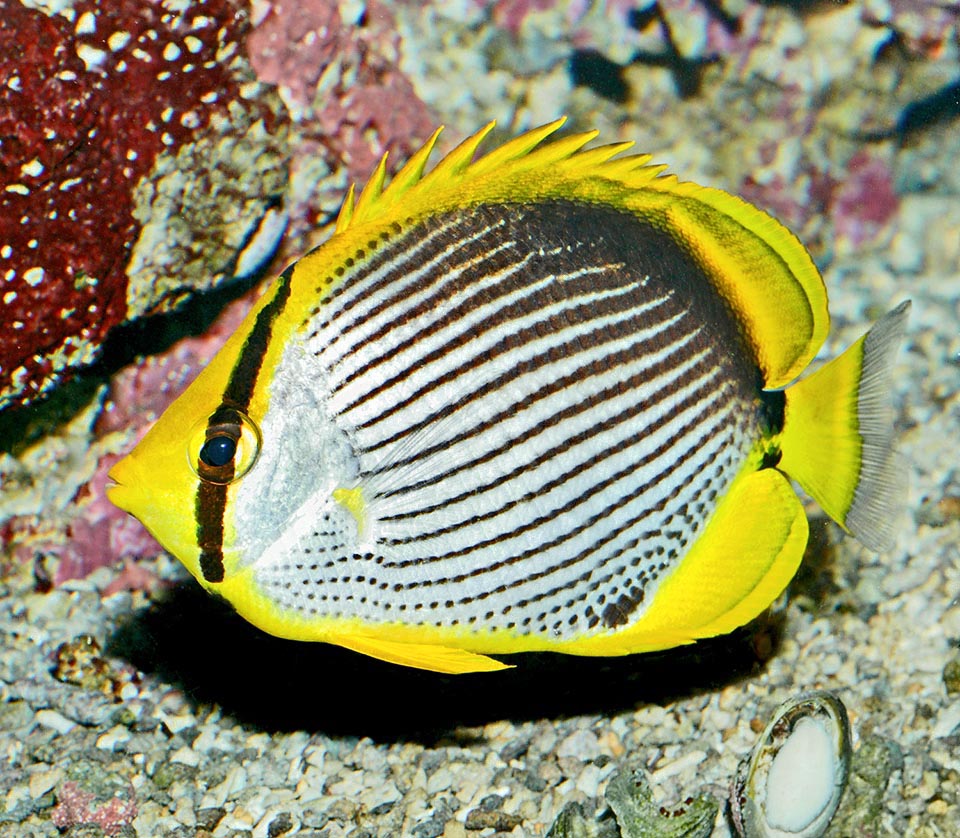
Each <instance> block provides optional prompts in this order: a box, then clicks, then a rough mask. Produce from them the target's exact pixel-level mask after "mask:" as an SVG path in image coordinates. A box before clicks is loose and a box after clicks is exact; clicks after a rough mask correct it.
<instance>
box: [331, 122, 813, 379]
mask: <svg viewBox="0 0 960 838" xmlns="http://www.w3.org/2000/svg"><path fill="white" fill-rule="evenodd" d="M564 121H565V120H564V119H563V118H561V119H557V120H554V121H553V122H550V123H547V124H546V125H543V126H541V127H539V128H534V129H533V130H531V131H527V132H526V133H524V134H521V135H520V136H518V137H516V138H514V139H512V140H510V141H508V142H506V143H504V144H503V145H501V146H499V147H498V148H495V149H494V150H493V151H490V152H488V153H487V154H485V155H483V156H481V157H479V158H478V157H477V149H478V148H479V146H480V143H481V142H482V141H483V139H484V138H485V137H487V136H488V135H489V134H490V132H491V131H492V130H493V128H494V123H492V122H491V123H488V124H487V125H485V126H484V127H483V128H481V129H480V130H479V131H478V132H477V133H475V134H473V135H472V136H470V137H468V138H467V139H466V140H464V141H463V142H462V143H461V144H460V145H459V146H457V148H455V149H454V150H453V151H452V152H450V153H449V154H448V155H446V157H444V158H443V159H441V160H440V161H439V162H438V163H437V164H436V166H435V167H434V168H433V169H432V170H431V171H428V172H426V173H425V169H426V165H427V159H428V157H429V155H430V152H431V151H432V150H433V148H434V147H435V146H436V143H437V137H438V136H439V130H438V131H437V132H434V134H433V135H432V136H431V138H430V139H429V140H428V141H427V142H426V143H425V144H424V146H423V147H422V148H421V149H420V150H419V151H418V152H417V153H416V154H414V155H413V157H412V158H411V159H410V161H409V162H408V163H407V164H406V165H405V166H403V167H402V168H401V169H400V171H399V172H398V174H397V176H396V177H395V178H393V180H392V182H390V183H387V181H386V158H385V157H384V158H383V159H381V161H380V164H379V165H378V166H377V168H376V170H375V172H374V173H373V175H372V177H371V179H370V182H369V183H368V184H367V186H366V187H365V188H364V189H363V191H362V193H361V194H360V197H359V199H357V200H356V202H354V190H353V189H351V190H350V192H349V193H348V195H347V198H346V200H345V201H344V205H343V207H342V208H341V211H340V216H339V218H338V219H337V232H338V233H341V234H342V233H346V232H348V231H349V230H350V229H351V228H354V227H358V226H359V225H361V224H367V223H380V224H385V223H393V222H396V223H401V224H402V223H404V222H405V221H408V220H410V221H413V222H416V221H419V220H422V219H424V218H426V217H429V216H431V215H435V214H437V213H440V212H449V211H451V210H456V209H461V208H464V207H468V206H475V205H477V204H483V203H498V202H499V203H523V202H528V203H529V202H536V201H545V200H557V199H560V200H570V201H577V202H593V203H598V204H603V205H605V206H609V207H612V208H615V209H620V210H624V211H627V212H630V213H633V214H634V215H636V216H638V217H640V218H642V219H644V220H646V221H648V222H649V223H651V224H652V225H654V226H655V227H657V228H658V229H660V230H663V231H664V232H666V233H668V234H669V235H671V236H672V237H673V238H674V239H676V241H677V242H678V243H679V244H680V245H681V246H682V247H683V248H684V249H685V250H687V252H689V253H690V254H691V256H692V257H693V258H694V259H695V260H696V261H697V262H698V264H699V266H700V267H701V268H702V270H703V271H704V273H705V274H706V275H707V276H708V277H709V280H710V282H711V283H712V284H713V285H714V287H715V288H716V289H717V291H718V292H719V294H720V295H721V296H722V297H723V298H724V300H725V301H726V303H727V304H728V305H729V306H730V308H731V309H733V311H734V312H735V313H736V315H737V318H738V320H739V321H740V323H741V324H742V327H743V334H744V336H745V338H746V340H747V342H748V343H749V345H750V347H751V348H752V350H753V352H754V354H755V356H756V359H757V363H758V365H759V367H760V369H761V371H762V373H763V384H764V386H765V387H767V388H777V387H783V386H786V385H787V384H789V383H790V382H791V381H792V380H793V379H795V378H796V377H797V376H798V375H799V374H800V372H801V371H802V370H803V369H804V368H805V367H806V366H807V364H808V363H809V362H810V361H811V360H812V358H813V356H814V355H815V354H816V352H817V350H818V349H819V348H820V345H821V344H822V343H823V340H824V338H825V337H826V334H827V330H828V328H829V315H828V313H827V297H826V289H825V288H824V285H823V280H822V279H821V277H820V273H819V271H818V270H817V268H816V266H815V265H814V264H813V261H812V260H811V259H810V256H809V254H808V253H807V251H806V250H805V249H804V247H803V245H801V244H800V242H799V241H798V240H797V239H796V237H795V236H793V234H792V233H790V232H789V231H788V230H787V229H786V228H785V227H783V225H781V224H780V223H779V222H778V221H776V220H775V219H774V218H772V217H771V216H769V215H767V214H766V213H765V212H763V211H761V210H759V209H757V208H756V207H754V206H752V205H750V204H748V203H746V202H745V201H742V200H740V199H739V198H737V197H735V196H733V195H730V194H727V193H726V192H723V191H721V190H719V189H713V188H710V187H703V186H698V185H696V184H694V183H688V182H684V181H680V180H678V179H677V177H676V176H674V175H667V174H664V168H665V167H664V166H663V165H660V164H652V163H650V156H649V155H647V154H627V155H623V152H625V151H627V150H628V149H629V148H630V147H631V144H630V143H627V142H618V143H612V144H610V145H605V146H601V147H597V148H590V149H585V148H584V147H585V146H586V144H587V143H589V142H590V141H591V140H592V139H594V138H595V137H596V136H597V132H596V131H586V132H581V133H576V134H569V135H567V136H562V137H560V138H558V139H553V140H552V141H550V142H545V141H546V140H547V139H548V138H550V137H551V135H553V134H554V133H555V132H556V131H557V130H558V129H559V128H560V127H561V126H562V125H563V124H564ZM358 235H359V234H358ZM786 324H789V325H790V328H785V325H786Z"/></svg>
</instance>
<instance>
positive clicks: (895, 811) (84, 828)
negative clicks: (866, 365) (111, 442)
mask: <svg viewBox="0 0 960 838" xmlns="http://www.w3.org/2000/svg"><path fill="white" fill-rule="evenodd" d="M544 78H545V79H549V78H552V76H550V75H549V74H546V75H545V76H544ZM544 83H546V82H544ZM558 84H559V82H558ZM491 95H492V94H491ZM505 95H506V94H504V96H505ZM564 95H566V94H564ZM658 95H659V94H658ZM498 101H501V103H502V98H501V100H498ZM578 101H580V102H581V104H582V100H576V101H575V102H574V107H576V106H577V102H578ZM477 107H479V106H477ZM594 107H596V108H597V112H598V121H600V122H603V121H605V120H606V121H612V116H611V113H612V111H611V108H610V107H609V106H608V105H597V104H596V102H594ZM632 119H633V120H634V122H635V123H636V125H637V132H638V134H639V133H640V132H642V131H643V130H644V129H643V128H642V126H641V123H642V120H641V119H640V116H639V115H636V114H635V115H633V117H632ZM631 124H632V123H630V124H626V125H621V126H620V129H619V133H620V134H621V135H624V136H626V135H629V133H630V130H631ZM464 127H467V128H469V127H471V126H464ZM674 127H676V126H674ZM688 128H689V126H685V128H684V130H688ZM951 131H952V132H953V133H951ZM955 132H956V123H954V125H953V127H952V129H949V130H948V129H943V130H942V133H940V134H939V135H938V136H939V137H940V138H941V139H942V140H943V142H942V148H941V147H940V146H939V145H938V142H939V141H930V142H926V143H924V142H920V143H918V144H917V146H916V147H915V148H914V149H913V150H912V151H911V150H909V149H908V150H907V152H906V155H907V159H906V162H905V163H904V164H903V165H902V166H901V168H900V172H901V174H902V176H903V177H904V178H906V179H908V180H909V179H910V178H913V179H914V181H917V182H919V180H921V179H923V178H926V181H925V182H926V183H929V182H932V181H936V180H937V178H936V177H935V176H934V175H932V174H931V172H935V171H937V167H943V168H945V167H946V163H945V161H948V160H949V154H948V152H949V150H950V143H954V151H953V153H956V146H955V143H956V141H955V139H952V138H953V137H954V136H955ZM681 156H682V155H681ZM955 160H956V158H955V157H954V159H953V163H952V164H951V165H954V166H955ZM931 167H932V168H931ZM911 173H913V174H911ZM945 177H947V176H946V175H945ZM911 182H913V181H911ZM901 186H902V184H901ZM956 189H957V187H956V184H954V185H952V186H949V185H948V186H945V187H944V188H943V189H941V190H939V191H938V190H937V189H930V190H926V191H924V190H921V189H920V188H919V187H918V188H916V189H911V188H909V184H907V187H904V191H905V193H906V192H909V193H910V194H906V195H905V197H903V199H902V200H901V201H900V203H899V210H898V212H897V214H896V217H895V218H894V220H893V221H892V224H891V225H890V229H889V232H888V234H887V236H886V237H885V238H884V239H883V240H882V242H881V243H880V244H878V245H877V246H875V247H873V248H866V249H861V250H852V251H851V252H849V253H844V252H842V248H841V249H840V250H838V252H837V253H835V254H833V258H832V259H831V261H830V263H829V267H828V268H827V270H826V272H825V279H826V282H827V286H828V289H829V293H830V307H831V313H832V315H833V318H834V324H833V330H832V332H831V336H830V339H829V340H828V343H827V346H826V347H825V348H824V351H823V356H824V357H829V356H832V355H833V354H836V353H837V352H838V351H840V350H841V349H842V348H843V347H844V346H846V345H848V344H849V343H850V342H852V341H853V340H855V339H856V338H857V337H858V336H859V335H860V334H861V333H862V332H863V331H864V330H865V329H866V328H867V326H868V325H869V323H870V322H871V321H872V320H873V319H875V318H876V317H877V316H879V315H880V314H882V313H883V312H884V311H886V310H888V309H889V308H892V307H893V306H894V305H895V304H896V303H898V302H899V301H901V300H903V299H906V298H911V299H912V300H913V308H912V311H911V315H910V321H909V332H908V336H907V339H906V341H905V346H904V348H903V350H902V351H901V353H900V355H899V358H898V361H897V366H896V371H895V374H894V377H893V391H892V394H891V395H892V398H893V402H894V406H895V416H896V422H897V425H898V427H899V429H900V433H899V440H900V448H901V451H902V455H903V460H904V473H905V475H906V479H907V484H908V488H907V494H906V510H905V512H904V515H903V517H902V520H901V522H900V527H899V534H898V537H897V540H896V544H895V546H894V548H893V549H892V550H890V551H889V552H888V553H886V554H883V555H874V554H872V553H870V552H869V551H867V550H866V549H864V548H863V547H861V546H860V545H859V544H858V543H857V542H856V541H854V540H853V539H852V538H849V537H846V536H844V535H843V534H842V533H841V532H840V530H839V529H838V528H837V527H836V526H835V525H833V524H832V523H830V522H828V521H827V520H826V519H825V518H824V516H823V514H822V513H821V512H820V511H819V510H818V509H817V508H816V507H815V506H813V505H812V504H809V505H808V507H807V508H808V512H809V515H810V518H811V542H810V547H809V549H808V555H807V557H806V559H805V562H804V565H803V567H802V569H801V571H800V573H799V574H798V576H797V577H796V579H795V580H794V581H793V583H792V584H791V585H790V588H789V590H788V592H787V594H786V595H785V596H784V597H782V598H781V600H780V601H778V603H777V604H776V605H775V607H774V608H773V609H772V610H771V612H770V613H769V614H768V615H767V616H765V617H763V618H761V619H760V620H758V621H757V622H756V623H754V624H753V625H751V626H749V627H748V628H746V629H743V630H740V631H739V632H737V633H735V634H733V635H731V636H729V637H725V638H719V639H716V640H712V641H709V642H704V643H701V644H698V645H697V646H695V647H692V648H689V649H680V650H675V651H672V652H668V653H662V654H657V655H647V656H635V657H631V658H625V659H611V660H592V659H574V658H565V657H558V656H550V655H524V656H517V657H516V658H514V659H512V660H511V661H510V662H511V663H515V664H516V668H515V669H512V670H509V671H506V672H503V673H497V674H491V675H471V676H461V677H457V678H452V677H443V676H438V675H434V674H430V673H424V672H416V671H410V670H404V669H401V668H398V667H394V666H390V665H387V664H382V663H379V662H377V661H373V660H368V659H365V658H362V657H360V656H358V655H354V654H352V653H349V652H346V651H343V650H340V649H336V648H331V647H327V646H311V645H303V644H296V643H291V642H285V641H280V640H276V639H274V638H271V637H268V636H265V635H263V634H261V633H259V632H258V631H257V630H255V629H253V628H252V627H251V626H249V625H248V624H247V623H245V622H244V621H242V620H241V619H240V618H238V617H236V616H235V615H234V614H232V613H231V612H230V611H229V610H228V609H226V608H225V607H223V606H222V605H220V604H219V603H218V602H216V601H215V600H213V599H211V598H209V597H207V596H205V595H204V594H202V593H201V592H200V591H199V589H198V587H197V586H196V585H195V584H194V583H193V582H192V581H191V580H189V579H188V578H187V577H186V575H185V573H184V572H183V571H182V569H181V568H180V566H179V564H178V563H176V562H175V561H174V560H172V559H170V558H166V557H161V558H160V559H157V560H155V561H152V562H144V566H145V568H144V569H145V570H147V571H148V572H149V573H150V574H153V575H155V576H156V577H157V578H159V579H161V580H164V581H165V582H166V583H169V584H165V585H161V586H159V587H156V588H155V589H152V590H151V591H149V592H145V591H143V592H141V591H138V592H135V593H129V592H123V593H118V594H114V595H112V596H108V597H102V596H101V594H100V592H101V591H103V590H104V589H105V588H107V586H108V585H109V584H110V583H111V581H113V580H114V579H115V577H116V574H117V570H116V569H110V568H102V569H101V570H98V571H97V572H95V573H94V574H92V575H91V576H89V577H88V578H86V579H85V580H82V581H73V582H70V583H68V584H66V585H64V586H62V587H60V588H56V589H53V590H46V588H47V586H46V585H44V584H43V583H42V579H38V578H37V576H36V572H35V568H31V567H26V566H22V565H19V566H15V567H5V568H4V575H3V582H2V587H0V635H2V638H3V640H2V646H0V701H2V703H0V794H2V803H0V838H41V836H44V837H45V836H59V835H67V836H69V837H70V838H97V836H101V835H108V836H139V837H140V838H166V836H170V838H173V836H177V838H194V836H196V838H201V837H202V838H209V836H213V838H241V836H242V838H248V836H253V838H276V837H277V836H285V835H291V836H292V835H298V836H303V838H321V836H322V838H346V836H350V838H388V837H389V838H401V836H402V837H403V838H407V836H409V838H438V837H439V836H444V838H463V836H506V835H510V836H514V838H521V837H522V836H544V835H546V834H547V832H548V831H549V829H550V827H551V824H553V822H554V821H555V819H556V818H557V816H558V815H559V813H560V812H561V810H563V808H564V807H565V806H567V805H568V804H571V803H579V804H581V806H582V809H583V811H584V813H585V815H586V818H587V819H588V821H589V820H591V819H593V817H594V815H596V816H597V817H599V818H601V819H604V818H607V815H606V814H605V813H606V812H607V804H606V802H605V800H604V796H603V795H604V792H605V790H606V787H607V785H608V783H609V781H610V780H611V779H612V778H613V777H614V776H615V775H617V774H619V773H622V772H627V771H633V770H636V769H640V770H642V771H643V772H644V775H645V777H646V778H647V780H648V781H649V783H650V787H651V789H652V794H653V797H654V800H655V801H656V802H657V803H659V804H661V805H662V806H663V807H664V808H665V810H667V811H671V810H673V809H676V808H677V807H681V806H682V805H683V803H684V801H685V800H687V799H688V798H690V797H696V796H701V795H707V796H713V797H714V798H716V799H717V800H719V801H721V802H722V805H721V806H720V808H719V812H718V815H717V819H716V823H715V826H714V831H713V835H714V836H717V838H724V837H725V836H730V835H732V834H733V832H732V826H731V824H730V823H729V820H728V814H727V808H726V805H725V801H726V798H727V795H728V793H729V785H730V782H731V780H732V779H733V777H734V774H735V772H736V768H737V764H738V762H739V761H740V760H741V759H743V758H744V757H746V756H747V755H748V754H749V752H750V750H751V748H752V747H753V745H754V743H755V742H756V739H757V736H758V734H759V732H760V731H761V730H762V729H763V728H764V726H765V725H766V723H767V721H768V719H769V718H770V716H771V714H772V713H773V712H774V710H775V708H776V707H777V706H778V705H779V704H780V703H781V702H782V701H784V700H785V699H787V698H789V697H791V696H793V695H795V694H797V693H800V692H802V691H805V690H811V689H826V690H831V691H833V692H835V693H836V694H837V695H838V696H839V697H840V698H841V699H842V701H843V702H844V703H845V705H846V707H847V710H848V712H849V714H850V720H851V724H852V727H853V737H854V748H855V749H857V750H858V752H859V753H860V756H861V759H860V763H859V764H858V769H857V770H858V771H859V773H858V774H857V777H856V780H855V781H852V782H851V785H850V790H849V791H848V795H847V800H846V801H845V803H844V806H845V809H842V810H841V814H840V816H838V818H837V819H836V820H835V823H834V826H833V827H832V831H831V832H829V833H828V835H833V836H834V838H847V837H848V836H857V835H863V836H867V835H871V836H877V835H881V836H929V837H930V838H934V836H951V835H957V834H960V653H958V643H960V600H958V597H957V593H958V590H960V461H958V455H957V450H958V442H960V325H958V324H960V200H958V198H957V195H956Z"/></svg>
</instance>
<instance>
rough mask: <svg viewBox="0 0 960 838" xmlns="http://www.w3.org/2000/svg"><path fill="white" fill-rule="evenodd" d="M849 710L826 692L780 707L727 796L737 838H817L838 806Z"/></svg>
mask: <svg viewBox="0 0 960 838" xmlns="http://www.w3.org/2000/svg"><path fill="white" fill-rule="evenodd" d="M850 754H851V746H850V723H849V721H848V719H847V710H846V708H845V707H844V706H843V703H842V702H841V701H840V699H838V698H837V697H836V696H835V695H833V694H831V693H828V692H808V693H802V694H800V695H798V696H795V697H794V698H791V699H790V700H789V701H786V702H784V703H783V704H781V705H780V707H779V708H778V709H777V712H776V713H775V714H774V717H773V719H772V720H771V721H770V723H769V724H768V725H767V727H766V729H765V730H764V731H763V735H762V736H761V737H760V740H759V742H757V745H756V746H755V747H754V749H753V751H752V753H751V755H750V758H749V759H745V760H743V761H742V762H741V763H740V765H739V767H738V768H737V775H736V778H735V779H734V781H733V786H732V788H731V790H730V808H731V814H732V816H733V824H734V827H735V828H736V831H737V834H738V835H740V836H741V838H818V836H821V835H823V833H824V832H825V830H826V828H827V826H829V824H830V821H831V819H832V818H833V816H834V814H835V813H836V811H837V807H838V806H839V805H840V799H841V797H842V796H843V792H844V789H845V788H846V785H847V776H848V774H849V771H850Z"/></svg>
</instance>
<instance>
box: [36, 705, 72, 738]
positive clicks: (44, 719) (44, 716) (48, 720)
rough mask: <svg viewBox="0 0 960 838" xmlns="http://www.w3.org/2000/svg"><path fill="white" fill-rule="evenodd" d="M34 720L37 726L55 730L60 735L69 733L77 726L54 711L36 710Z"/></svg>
mask: <svg viewBox="0 0 960 838" xmlns="http://www.w3.org/2000/svg"><path fill="white" fill-rule="evenodd" d="M36 718H37V722H38V724H41V725H43V726H44V727H48V728H50V729H51V730H55V731H56V732H57V733H60V734H65V733H69V732H70V731H71V730H73V729H74V728H75V727H76V726H77V723H76V722H74V721H72V720H71V719H68V718H67V717H66V716H64V715H62V714H61V713H58V712H57V711H56V710H37V715H36Z"/></svg>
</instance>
